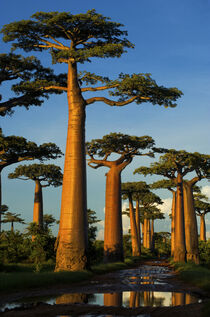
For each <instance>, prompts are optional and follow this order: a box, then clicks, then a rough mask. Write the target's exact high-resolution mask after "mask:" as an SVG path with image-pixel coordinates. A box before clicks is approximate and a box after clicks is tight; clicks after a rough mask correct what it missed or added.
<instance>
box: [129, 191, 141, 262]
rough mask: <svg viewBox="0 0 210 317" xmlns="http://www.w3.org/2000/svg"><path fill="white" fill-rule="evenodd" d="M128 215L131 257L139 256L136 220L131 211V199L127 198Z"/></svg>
mask: <svg viewBox="0 0 210 317" xmlns="http://www.w3.org/2000/svg"><path fill="white" fill-rule="evenodd" d="M129 213H130V226H131V244H132V256H140V255H141V250H140V243H139V237H138V233H137V226H136V219H135V215H134V209H133V200H132V197H131V196H130V197H129Z"/></svg>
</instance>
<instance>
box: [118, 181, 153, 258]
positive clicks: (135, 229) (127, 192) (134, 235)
mask: <svg viewBox="0 0 210 317" xmlns="http://www.w3.org/2000/svg"><path fill="white" fill-rule="evenodd" d="M121 191H122V198H123V199H128V201H129V217H130V227H131V244H132V255H133V256H140V255H141V236H140V208H139V201H141V198H142V196H143V195H144V194H145V192H149V186H148V185H147V184H146V183H145V182H127V183H123V184H122V188H121ZM134 200H135V201H136V208H135V209H134V206H133V201H134Z"/></svg>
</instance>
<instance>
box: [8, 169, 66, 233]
mask: <svg viewBox="0 0 210 317" xmlns="http://www.w3.org/2000/svg"><path fill="white" fill-rule="evenodd" d="M8 178H10V179H14V178H18V179H21V180H32V181H34V182H35V194H34V211H33V222H36V223H37V224H38V225H39V227H40V228H43V198H42V189H43V188H45V187H49V186H54V187H58V186H60V185H62V178H63V175H62V172H61V168H60V167H59V166H56V165H54V164H48V165H45V164H32V165H19V166H18V167H16V169H15V170H14V172H13V173H10V174H9V175H8Z"/></svg>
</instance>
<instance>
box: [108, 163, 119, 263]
mask: <svg viewBox="0 0 210 317" xmlns="http://www.w3.org/2000/svg"><path fill="white" fill-rule="evenodd" d="M121 209H122V208H121V170H120V169H119V168H118V167H117V166H115V165H114V166H113V167H111V168H110V170H109V172H108V173H107V175H106V202H105V225H104V262H116V261H124V256H123V235H122V211H121Z"/></svg>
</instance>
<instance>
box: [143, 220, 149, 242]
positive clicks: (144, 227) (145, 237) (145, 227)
mask: <svg viewBox="0 0 210 317" xmlns="http://www.w3.org/2000/svg"><path fill="white" fill-rule="evenodd" d="M147 222H148V219H147V218H144V224H143V230H144V236H143V247H144V248H146V247H147Z"/></svg>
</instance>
